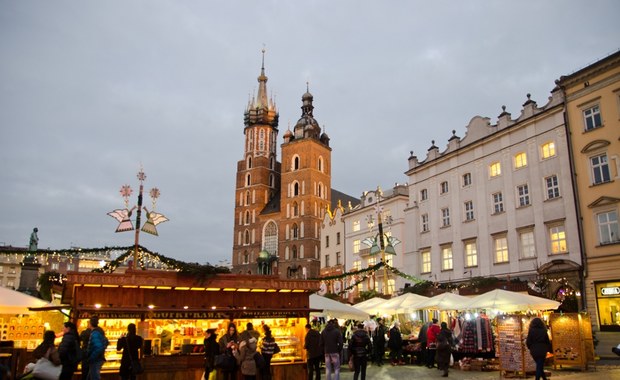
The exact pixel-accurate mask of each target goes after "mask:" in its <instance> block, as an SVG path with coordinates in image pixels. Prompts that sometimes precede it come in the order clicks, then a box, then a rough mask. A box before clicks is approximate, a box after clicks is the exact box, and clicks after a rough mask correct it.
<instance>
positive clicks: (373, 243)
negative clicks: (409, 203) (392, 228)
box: [363, 186, 400, 295]
mask: <svg viewBox="0 0 620 380" xmlns="http://www.w3.org/2000/svg"><path fill="white" fill-rule="evenodd" d="M382 195H383V192H382V191H381V188H380V187H378V186H377V191H376V196H377V204H376V206H375V212H376V213H377V227H378V230H379V231H378V233H377V234H376V235H375V236H374V237H372V238H366V239H364V240H363V243H364V244H366V245H367V246H369V247H370V255H371V256H374V255H376V254H378V253H380V254H381V261H382V262H383V294H386V295H387V294H388V268H387V261H386V259H385V255H386V254H389V255H395V254H396V250H395V249H394V246H395V245H398V244H399V243H400V240H398V239H397V238H395V237H393V236H388V235H387V234H385V233H384V232H383V216H382V213H383V208H382V207H381V206H380V202H381V196H382ZM387 219H388V220H387V222H388V224H391V221H392V218H391V217H388V218H387ZM370 228H371V230H372V221H371V227H370ZM386 242H387V245H386Z"/></svg>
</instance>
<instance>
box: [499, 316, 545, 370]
mask: <svg viewBox="0 0 620 380" xmlns="http://www.w3.org/2000/svg"><path fill="white" fill-rule="evenodd" d="M529 323H530V317H526V316H522V315H502V316H498V317H497V338H498V346H499V347H498V348H499V349H498V351H499V352H498V355H499V362H500V371H507V372H517V373H522V374H525V373H526V372H530V371H534V370H536V363H534V360H533V359H532V356H531V355H530V353H529V350H528V349H527V347H526V346H525V339H526V337H527V331H528V327H529Z"/></svg>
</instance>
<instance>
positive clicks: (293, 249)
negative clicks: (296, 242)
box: [291, 246, 297, 259]
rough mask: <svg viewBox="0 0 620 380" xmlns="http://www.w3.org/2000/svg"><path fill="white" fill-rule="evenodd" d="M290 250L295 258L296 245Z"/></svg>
mask: <svg viewBox="0 0 620 380" xmlns="http://www.w3.org/2000/svg"><path fill="white" fill-rule="evenodd" d="M291 252H292V256H293V259H296V258H297V246H293V247H292V248H291Z"/></svg>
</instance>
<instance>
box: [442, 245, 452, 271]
mask: <svg viewBox="0 0 620 380" xmlns="http://www.w3.org/2000/svg"><path fill="white" fill-rule="evenodd" d="M453 266H454V264H453V261H452V247H451V246H449V245H447V246H444V247H441V270H452V269H453Z"/></svg>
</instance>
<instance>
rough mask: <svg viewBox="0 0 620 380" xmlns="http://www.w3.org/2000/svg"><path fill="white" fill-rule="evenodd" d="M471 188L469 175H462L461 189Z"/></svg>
mask: <svg viewBox="0 0 620 380" xmlns="http://www.w3.org/2000/svg"><path fill="white" fill-rule="evenodd" d="M467 186H471V173H465V174H463V187H467Z"/></svg>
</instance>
